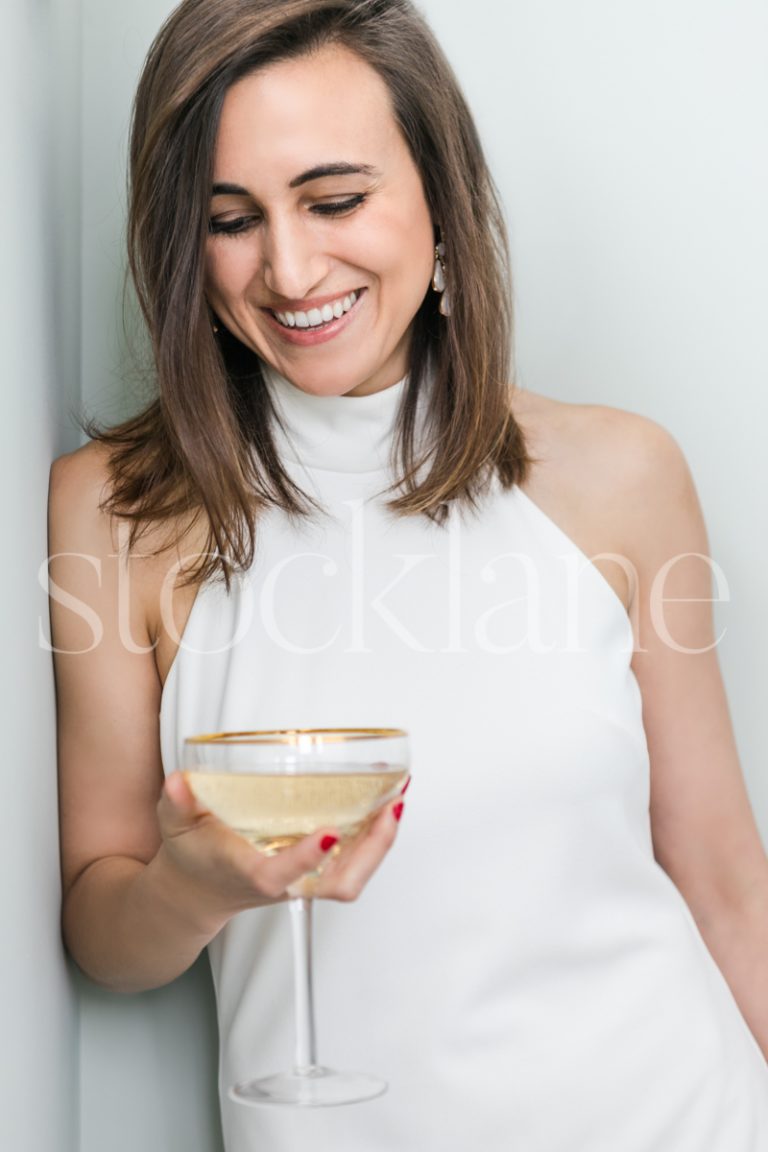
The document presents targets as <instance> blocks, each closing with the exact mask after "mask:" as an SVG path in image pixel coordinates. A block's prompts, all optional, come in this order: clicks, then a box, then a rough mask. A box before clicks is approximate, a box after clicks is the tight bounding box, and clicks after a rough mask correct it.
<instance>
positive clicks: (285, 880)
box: [252, 828, 339, 900]
mask: <svg viewBox="0 0 768 1152" xmlns="http://www.w3.org/2000/svg"><path fill="white" fill-rule="evenodd" d="M338 842H339V834H338V832H336V831H335V830H334V829H333V828H325V829H322V830H321V831H320V832H315V833H313V834H312V835H311V836H306V837H305V838H304V839H303V840H300V841H299V842H298V844H294V845H293V847H291V848H284V849H283V850H282V851H281V852H278V853H277V855H275V856H262V855H259V856H257V858H256V859H255V860H254V863H253V871H252V878H253V883H254V885H255V886H256V888H257V889H258V891H259V892H262V893H263V894H264V895H265V896H268V897H270V898H271V899H273V900H277V899H279V898H280V897H281V896H284V895H285V894H286V893H287V892H288V889H289V888H291V887H292V886H294V885H295V884H296V883H297V882H298V881H299V880H300V879H301V878H302V877H303V876H307V875H309V874H310V873H313V872H315V871H317V869H319V868H321V867H322V866H323V865H324V864H326V863H327V862H328V859H329V858H330V855H331V853H332V852H333V849H334V848H335V847H336V845H337V844H338ZM295 894H296V895H302V893H300V892H296V893H295Z"/></svg>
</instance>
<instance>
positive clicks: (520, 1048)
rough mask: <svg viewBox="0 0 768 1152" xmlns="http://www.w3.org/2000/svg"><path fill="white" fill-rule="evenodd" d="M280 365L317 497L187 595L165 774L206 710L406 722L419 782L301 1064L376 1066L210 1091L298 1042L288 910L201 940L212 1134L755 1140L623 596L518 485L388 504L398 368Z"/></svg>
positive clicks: (588, 1142) (663, 1144) (742, 1035)
mask: <svg viewBox="0 0 768 1152" xmlns="http://www.w3.org/2000/svg"><path fill="white" fill-rule="evenodd" d="M267 386H268V387H269V389H270V392H271V395H272V398H273V401H274V402H275V405H276V408H277V411H278V413H279V418H280V423H281V424H282V427H278V426H277V425H275V434H276V439H277V443H278V448H279V451H280V454H281V458H282V460H283V461H284V463H285V466H286V468H287V470H288V471H289V473H290V475H291V476H292V477H293V478H294V479H295V481H296V482H297V483H298V484H299V486H300V487H302V488H303V489H304V490H305V491H306V492H307V493H308V494H310V495H312V496H314V497H315V498H316V499H318V500H319V501H320V502H321V504H322V506H323V509H324V512H322V513H318V514H317V515H315V516H313V517H312V518H311V520H310V521H309V522H298V523H296V522H291V521H290V520H289V519H288V518H287V517H286V516H285V515H284V514H283V513H281V512H277V511H275V512H270V513H269V514H267V515H266V516H265V517H264V518H263V519H262V521H261V522H260V524H259V527H258V534H257V544H256V558H255V561H254V563H253V566H252V568H251V569H250V570H249V571H248V572H247V573H246V574H244V575H243V576H242V577H241V578H237V579H236V580H235V581H234V583H233V585H232V588H231V590H230V592H229V593H226V592H225V590H224V588H223V586H221V585H219V584H216V583H211V584H208V585H205V586H203V587H202V589H201V590H200V592H199V593H198V595H197V599H196V601H195V603H194V606H193V608H192V612H191V615H190V618H189V621H188V623H187V626H186V629H185V632H184V635H183V637H182V643H181V646H180V649H179V651H178V654H177V656H176V659H175V662H174V664H173V666H172V668H171V670H170V674H169V676H168V680H167V683H166V686H165V689H164V693H163V700H162V709H161V717H160V719H161V738H162V750H163V760H164V765H165V770H166V771H168V772H170V771H172V770H174V769H175V768H176V767H177V766H178V765H179V764H180V762H181V760H180V758H181V750H182V741H183V739H184V737H185V736H186V735H189V734H192V733H195V732H201V731H221V730H232V729H235V730H238V729H239V730H242V729H250V728H259V727H261V728H278V727H302V728H308V727H321V728H328V727H402V728H405V729H407V730H408V731H409V733H410V734H411V748H412V766H413V783H412V786H411V788H410V791H409V793H408V797H407V804H406V811H405V814H404V818H403V821H402V824H401V826H400V829H399V833H398V840H397V843H396V845H395V847H394V849H393V851H392V852H391V853H390V854H389V856H388V857H387V859H386V860H385V861H384V863H383V865H382V867H381V868H380V870H379V871H378V872H377V874H376V875H375V876H374V878H373V879H372V881H371V882H370V883H369V885H368V887H367V888H366V890H365V891H364V893H363V895H362V896H361V897H360V899H359V900H358V901H357V902H355V903H353V904H344V905H341V904H336V903H333V902H330V901H318V902H317V907H316V909H315V958H316V971H315V982H316V998H317V1014H318V1034H319V1055H320V1059H321V1061H322V1063H324V1064H326V1065H328V1066H330V1067H335V1068H341V1069H351V1070H354V1071H361V1072H369V1073H372V1074H375V1075H380V1076H383V1077H384V1078H385V1079H387V1080H388V1081H389V1091H388V1092H387V1094H386V1095H385V1096H383V1097H381V1098H380V1099H377V1100H374V1101H371V1102H368V1103H364V1104H357V1105H355V1106H354V1107H348V1108H327V1109H308V1110H301V1109H274V1108H273V1109H269V1108H249V1107H244V1106H243V1105H240V1104H236V1103H232V1102H231V1101H230V1100H229V1099H228V1098H227V1095H226V1090H227V1087H228V1086H229V1085H230V1084H232V1083H234V1082H237V1081H242V1080H247V1079H252V1078H254V1077H255V1076H258V1075H265V1074H268V1073H271V1072H275V1071H281V1070H284V1069H287V1068H289V1067H290V1066H291V1064H292V1056H293V1051H292V1048H293V1016H292V1004H293V1001H292V961H291V939H290V923H289V916H288V911H287V908H286V907H285V906H284V905H280V906H276V907H272V908H267V909H258V910H253V911H248V912H244V913H242V914H240V915H238V916H236V917H235V918H234V919H233V920H231V921H230V923H229V924H228V925H227V926H226V927H225V928H224V929H223V931H222V932H220V933H219V935H218V936H217V937H216V938H215V939H214V940H213V941H212V943H211V944H210V946H209V954H210V960H211V967H212V971H213V979H214V985H215V990H216V1000H217V1008H218V1018H219V1027H220V1088H221V1106H222V1117H223V1131H224V1139H225V1145H226V1149H227V1152H303V1150H304V1149H307V1150H308V1152H309V1150H310V1149H311V1150H312V1152H470V1150H474V1149H478V1150H480V1152H764V1150H765V1149H766V1148H768V1067H767V1066H766V1063H765V1061H764V1059H763V1057H762V1054H761V1053H760V1050H759V1049H758V1047H757V1044H756V1042H755V1040H754V1038H753V1037H752V1034H751V1033H750V1031H749V1029H748V1028H747V1025H746V1023H745V1021H744V1019H743V1017H742V1016H741V1014H740V1012H739V1010H738V1008H737V1006H736V1004H735V1001H734V999H733V997H732V995H731V993H730V990H729V988H728V986H727V985H726V983H725V980H724V979H723V977H722V975H721V973H720V971H719V970H718V968H717V967H716V965H715V963H714V961H713V960H712V958H711V957H710V955H709V953H708V951H707V949H706V947H705V945H704V943H703V941H702V939H701V937H700V935H699V932H698V930H697V928H696V926H695V923H694V921H693V918H692V916H691V914H690V913H689V911H688V908H687V906H686V904H685V903H684V901H683V899H682V897H681V895H680V894H679V892H678V891H677V889H676V888H675V886H674V885H673V884H672V882H671V881H670V879H669V878H668V877H667V875H666V874H665V873H664V872H663V871H662V869H661V868H660V867H659V866H658V865H657V863H656V862H655V860H654V856H653V850H652V845H651V832H650V823H649V762H648V752H647V747H646V741H645V735H644V732H643V725H642V717H641V700H640V694H639V689H638V686H637V683H636V681H635V678H634V676H633V673H632V671H631V668H630V659H631V654H632V632H631V628H630V624H629V620H628V617H627V615H626V612H625V610H624V608H623V605H622V604H621V603H620V601H619V600H618V598H617V597H616V595H615V594H614V592H613V590H612V589H611V587H610V586H609V584H608V583H607V582H606V581H605V579H604V578H603V577H602V575H601V574H600V573H599V571H598V570H597V569H596V568H595V567H594V566H593V565H592V564H590V562H589V561H588V560H587V558H586V557H585V556H584V555H583V553H582V552H581V551H580V550H579V549H578V548H577V547H576V545H575V544H574V543H573V541H572V540H570V539H569V538H568V537H567V536H566V535H565V534H564V533H563V532H562V531H561V530H560V529H559V528H558V527H557V525H556V524H555V523H554V522H553V521H552V520H551V519H549V518H548V517H547V516H546V515H545V514H544V513H543V512H542V511H541V510H540V509H539V508H538V507H537V506H536V505H535V504H534V503H533V502H532V501H531V500H530V499H529V498H528V497H527V496H526V495H525V494H524V492H523V491H522V490H521V489H520V488H519V487H515V488H512V489H511V490H508V491H503V490H502V489H501V487H500V486H498V485H496V486H494V487H493V488H492V490H491V491H490V492H489V494H488V496H487V497H486V499H485V500H484V502H483V503H482V505H481V507H480V510H479V514H475V513H464V514H459V513H458V512H457V511H456V509H455V508H454V509H452V511H451V515H450V517H449V520H448V522H447V523H446V525H445V526H443V527H440V526H437V525H434V524H432V523H431V522H430V521H429V520H427V519H426V518H416V517H407V518H398V517H395V516H394V515H393V514H392V513H391V512H390V511H389V510H388V509H387V507H386V502H387V496H386V494H384V493H385V489H386V488H387V486H388V485H389V484H390V483H391V482H392V479H393V472H392V467H391V463H390V455H391V447H392V443H393V431H394V427H395V421H396V417H397V413H398V409H399V405H400V403H401V400H402V397H403V395H404V392H405V389H406V387H407V380H402V381H400V382H399V383H398V384H395V385H394V386H392V387H390V388H387V389H386V390H384V391H381V392H378V393H376V394H374V395H369V396H364V397H348V396H341V397H318V396H311V395H307V394H305V393H303V392H301V391H299V390H298V389H297V388H296V387H294V386H293V385H292V384H290V383H289V382H288V381H286V380H284V379H283V378H282V377H279V376H277V375H276V374H275V373H272V372H270V373H269V375H268V379H267Z"/></svg>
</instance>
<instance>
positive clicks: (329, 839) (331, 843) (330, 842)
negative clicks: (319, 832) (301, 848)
mask: <svg viewBox="0 0 768 1152" xmlns="http://www.w3.org/2000/svg"><path fill="white" fill-rule="evenodd" d="M338 842H339V838H338V836H323V838H322V840H321V841H320V848H321V850H322V851H323V852H330V850H331V848H334V847H335V846H336V845H337V844H338Z"/></svg>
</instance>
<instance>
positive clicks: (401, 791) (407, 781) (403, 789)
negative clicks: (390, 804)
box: [400, 776, 413, 796]
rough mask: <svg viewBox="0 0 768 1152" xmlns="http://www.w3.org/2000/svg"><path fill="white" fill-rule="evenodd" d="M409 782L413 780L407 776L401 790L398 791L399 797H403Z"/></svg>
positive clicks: (409, 784)
mask: <svg viewBox="0 0 768 1152" xmlns="http://www.w3.org/2000/svg"><path fill="white" fill-rule="evenodd" d="M411 780H413V776H409V777H408V779H407V780H406V782H405V784H403V786H402V788H401V789H400V795H401V796H405V794H406V792H407V791H408V789H409V788H410V786H411Z"/></svg>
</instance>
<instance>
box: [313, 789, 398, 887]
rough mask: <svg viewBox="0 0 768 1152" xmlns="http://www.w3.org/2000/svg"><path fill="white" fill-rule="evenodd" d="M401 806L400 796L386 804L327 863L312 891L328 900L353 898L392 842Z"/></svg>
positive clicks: (366, 881)
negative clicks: (356, 836)
mask: <svg viewBox="0 0 768 1152" xmlns="http://www.w3.org/2000/svg"><path fill="white" fill-rule="evenodd" d="M404 807H405V805H404V803H403V801H402V800H400V799H398V800H396V801H395V802H394V803H392V804H388V805H387V807H386V808H384V809H383V810H382V811H381V812H380V813H379V815H378V816H377V817H376V819H375V820H374V822H373V823H372V824H371V825H370V827H369V828H368V830H367V831H366V832H365V833H364V834H363V835H361V836H360V837H359V838H358V839H357V841H354V842H353V843H351V844H349V845H347V846H345V847H344V849H343V851H342V852H341V853H340V854H339V856H338V857H337V858H336V859H335V860H333V861H332V862H331V863H330V864H329V865H328V867H327V868H326V869H325V870H324V871H323V873H322V875H321V876H320V878H319V879H318V881H317V884H316V886H315V891H314V893H313V894H314V895H316V896H321V897H324V898H325V899H328V900H343V901H348V900H356V899H357V897H358V896H359V895H360V893H361V892H362V890H363V888H364V887H365V885H366V884H367V883H368V881H369V880H370V878H371V876H372V875H373V874H374V872H375V871H376V869H377V868H378V867H379V865H380V864H381V862H382V860H383V859H384V857H385V856H386V854H387V852H389V850H390V848H391V847H392V845H393V844H394V842H395V838H396V836H397V828H398V824H399V822H400V819H401V818H402V815H403V810H404Z"/></svg>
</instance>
